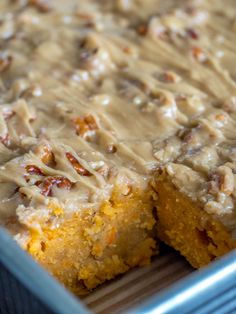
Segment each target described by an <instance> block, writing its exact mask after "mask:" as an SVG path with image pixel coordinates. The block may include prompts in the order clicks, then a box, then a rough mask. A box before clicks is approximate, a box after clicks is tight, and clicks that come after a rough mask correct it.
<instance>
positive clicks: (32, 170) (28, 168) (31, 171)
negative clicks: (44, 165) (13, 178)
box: [25, 165, 44, 176]
mask: <svg viewBox="0 0 236 314" xmlns="http://www.w3.org/2000/svg"><path fill="white" fill-rule="evenodd" d="M25 170H26V171H27V172H28V174H31V175H39V176H44V173H43V172H42V170H41V169H39V167H37V166H35V165H27V166H26V167H25Z"/></svg>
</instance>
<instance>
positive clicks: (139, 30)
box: [137, 24, 148, 36]
mask: <svg viewBox="0 0 236 314" xmlns="http://www.w3.org/2000/svg"><path fill="white" fill-rule="evenodd" d="M147 31H148V28H147V26H146V25H144V24H142V25H139V26H138V27H137V33H138V34H139V35H141V36H145V35H146V34H147Z"/></svg>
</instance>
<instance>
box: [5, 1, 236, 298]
mask: <svg viewBox="0 0 236 314" xmlns="http://www.w3.org/2000/svg"><path fill="white" fill-rule="evenodd" d="M235 21H236V10H235V0H226V1H221V0H166V1H162V0H145V1H144V0H143V1H142V0H114V1H110V0H101V1H96V0H81V1H78V0H68V1H66V0H14V1H8V0H1V1H0V43H1V46H0V75H1V76H0V90H1V94H0V95H1V96H0V225H1V226H3V227H5V228H6V229H7V230H8V231H9V232H10V233H11V234H12V236H13V237H14V239H15V240H16V241H17V242H18V243H19V245H20V246H21V247H22V248H23V249H24V250H26V251H27V252H28V253H29V254H31V255H32V256H33V257H34V258H35V260H36V261H38V262H39V263H40V264H41V265H42V266H43V267H44V268H45V269H47V270H48V271H49V272H50V273H52V274H53V275H54V276H55V277H56V278H57V279H58V280H59V281H60V282H62V283H63V284H64V285H65V286H66V287H68V288H69V289H70V290H71V291H73V292H74V293H75V294H77V295H82V294H85V293H87V292H88V291H91V290H92V289H94V288H95V287H97V286H98V285H99V284H101V283H103V282H104V281H106V280H109V279H112V278H114V277H115V276H116V275H118V274H121V273H125V272H126V271H128V270H129V269H130V268H132V267H136V266H144V265H147V264H148V263H150V261H151V258H152V256H154V255H156V254H158V246H159V242H160V241H164V242H165V243H166V244H168V245H170V246H171V247H173V248H175V249H176V250H177V251H179V252H180V253H181V254H182V255H183V256H185V257H186V259H187V260H188V261H189V262H190V264H191V265H192V266H193V267H195V268H199V267H202V266H204V265H207V264H208V263H210V262H211V261H213V260H214V259H215V258H218V257H220V256H222V255H224V254H226V253H227V252H229V251H230V250H232V249H234V248H236V206H235V198H236V146H235V145H236V140H235V139H236V61H235V60H236V23H235Z"/></svg>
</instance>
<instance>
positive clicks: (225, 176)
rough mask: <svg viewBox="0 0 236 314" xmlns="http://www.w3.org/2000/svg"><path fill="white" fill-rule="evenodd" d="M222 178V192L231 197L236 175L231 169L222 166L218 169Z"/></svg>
mask: <svg viewBox="0 0 236 314" xmlns="http://www.w3.org/2000/svg"><path fill="white" fill-rule="evenodd" d="M217 173H218V175H219V176H220V190H221V192H223V193H225V194H226V195H231V194H232V193H233V190H234V174H233V171H232V169H231V168H229V167H227V166H220V167H219V168H218V169H217Z"/></svg>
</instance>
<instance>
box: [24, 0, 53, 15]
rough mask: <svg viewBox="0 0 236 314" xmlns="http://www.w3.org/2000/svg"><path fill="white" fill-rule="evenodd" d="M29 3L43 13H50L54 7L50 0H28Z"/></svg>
mask: <svg viewBox="0 0 236 314" xmlns="http://www.w3.org/2000/svg"><path fill="white" fill-rule="evenodd" d="M28 5H31V6H33V7H35V8H36V9H37V10H38V11H39V12H41V13H48V12H49V11H51V9H52V7H51V5H50V1H49V0H28Z"/></svg>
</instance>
